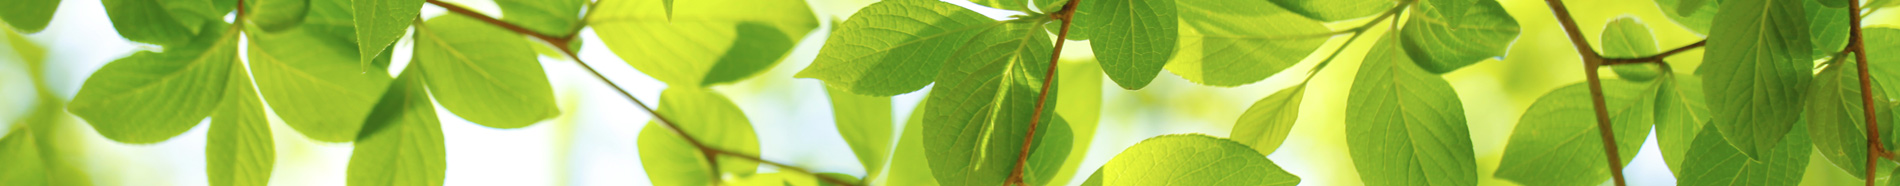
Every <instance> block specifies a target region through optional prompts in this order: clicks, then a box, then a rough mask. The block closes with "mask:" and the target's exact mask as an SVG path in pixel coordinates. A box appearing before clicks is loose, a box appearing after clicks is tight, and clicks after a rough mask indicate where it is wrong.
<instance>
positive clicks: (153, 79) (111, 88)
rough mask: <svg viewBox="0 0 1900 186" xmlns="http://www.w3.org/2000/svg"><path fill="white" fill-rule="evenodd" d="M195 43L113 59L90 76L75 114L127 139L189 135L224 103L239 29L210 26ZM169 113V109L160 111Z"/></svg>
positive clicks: (108, 135)
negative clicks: (220, 103) (219, 102)
mask: <svg viewBox="0 0 1900 186" xmlns="http://www.w3.org/2000/svg"><path fill="white" fill-rule="evenodd" d="M204 29H205V30H206V31H205V32H204V33H203V34H200V35H199V36H198V37H197V38H194V39H192V41H191V43H190V44H186V45H183V46H180V47H174V48H169V49H166V50H165V52H163V53H160V52H151V51H143V52H139V53H136V54H132V56H128V57H125V58H120V59H118V60H113V61H112V62H111V63H107V64H106V66H105V67H100V68H99V71H97V72H94V73H93V74H92V77H89V78H86V84H85V85H84V86H81V87H80V89H79V94H78V95H75V96H73V101H72V103H71V107H70V108H69V109H70V111H71V112H72V113H73V115H78V116H79V118H83V119H85V120H86V121H87V122H88V123H91V124H92V126H93V129H95V130H98V131H99V134H100V135H103V136H105V137H106V138H108V139H112V140H113V141H119V142H124V143H157V142H160V141H165V140H166V139H170V138H171V137H172V136H178V134H182V133H184V132H185V131H186V130H190V129H191V128H192V127H193V126H197V125H198V123H199V122H201V121H204V118H205V117H206V116H209V115H211V112H212V111H213V110H214V109H216V108H217V107H218V101H219V100H222V99H223V98H224V91H205V90H224V87H225V85H226V84H227V79H229V78H230V77H231V76H230V70H231V68H232V66H235V65H238V64H237V63H238V61H237V55H238V54H237V40H238V39H237V33H236V32H237V30H236V29H235V27H229V26H223V25H215V24H214V25H207V26H206V28H204ZM159 111H163V112H159Z"/></svg>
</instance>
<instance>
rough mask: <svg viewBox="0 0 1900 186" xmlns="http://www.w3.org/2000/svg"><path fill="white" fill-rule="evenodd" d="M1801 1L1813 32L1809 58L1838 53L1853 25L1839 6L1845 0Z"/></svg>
mask: <svg viewBox="0 0 1900 186" xmlns="http://www.w3.org/2000/svg"><path fill="white" fill-rule="evenodd" d="M1819 1H1837V0H1819ZM1801 2H1802V4H1803V5H1802V6H1803V7H1806V8H1807V11H1806V13H1807V14H1806V15H1807V19H1808V30H1809V31H1811V34H1813V35H1810V36H1809V37H1811V38H1813V40H1812V41H1813V42H1814V52H1813V53H1812V54H1810V55H1809V56H1811V57H1810V58H1811V59H1821V58H1825V57H1828V56H1833V55H1834V54H1836V53H1840V52H1841V49H1844V48H1846V47H1847V34H1848V30H1849V28H1852V27H1853V26H1850V25H1848V21H1849V20H1848V18H1853V17H1854V16H1848V14H1847V8H1841V7H1844V6H1847V4H1846V2H1847V1H1846V0H1838V2H1839V3H1842V4H1840V6H1836V7H1833V8H1829V7H1828V6H1822V5H1821V3H1819V2H1816V1H1801ZM1863 176H1864V175H1863Z"/></svg>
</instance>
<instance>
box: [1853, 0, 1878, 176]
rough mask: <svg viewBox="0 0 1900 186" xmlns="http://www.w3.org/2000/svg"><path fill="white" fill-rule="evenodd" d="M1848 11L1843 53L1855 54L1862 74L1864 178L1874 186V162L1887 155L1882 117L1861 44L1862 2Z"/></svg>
mask: <svg viewBox="0 0 1900 186" xmlns="http://www.w3.org/2000/svg"><path fill="white" fill-rule="evenodd" d="M1847 11H1849V13H1848V14H1847V25H1848V29H1847V30H1848V36H1847V49H1846V50H1845V51H1843V52H1853V53H1854V59H1855V60H1857V61H1855V63H1854V70H1855V71H1858V72H1860V105H1861V108H1862V110H1863V111H1865V113H1864V114H1861V115H1865V116H1867V176H1866V177H1862V178H1865V180H1867V186H1873V185H1874V176H1875V173H1874V170H1875V169H1877V168H1878V167H1876V166H1874V165H1875V163H1874V162H1876V161H1879V160H1880V157H1881V156H1880V154H1885V153H1881V152H1885V151H1886V150H1883V149H1884V148H1881V146H1880V117H1879V114H1877V112H1875V111H1874V88H1873V85H1872V83H1873V79H1872V78H1869V77H1868V76H1867V62H1868V61H1867V47H1866V43H1864V42H1861V35H1860V21H1861V20H1860V19H1861V17H1860V16H1857V15H1860V1H1847Z"/></svg>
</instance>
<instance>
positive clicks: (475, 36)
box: [416, 15, 561, 129]
mask: <svg viewBox="0 0 1900 186" xmlns="http://www.w3.org/2000/svg"><path fill="white" fill-rule="evenodd" d="M423 24H425V26H424V27H423V28H422V29H419V31H418V32H416V33H417V34H416V43H417V44H416V60H417V63H421V64H422V67H423V68H424V69H428V70H424V71H422V72H424V74H426V75H427V78H424V79H425V80H427V82H429V89H430V90H434V91H431V93H434V94H433V95H435V98H436V99H439V100H441V102H442V108H446V109H448V110H449V111H450V112H455V115H456V116H461V117H462V118H464V119H468V121H471V122H475V123H477V124H482V126H488V127H494V128H504V129H506V128H521V127H527V126H528V125H534V123H535V122H537V121H541V120H543V119H547V118H551V117H554V116H555V115H559V113H560V112H561V111H560V110H559V109H558V108H555V105H554V88H553V87H551V86H549V85H548V76H547V74H546V73H545V72H542V70H541V64H540V63H538V62H536V61H535V58H534V51H533V49H530V48H528V43H527V41H526V40H521V39H519V37H521V36H520V35H516V34H514V33H511V32H509V31H508V30H504V29H502V28H500V27H495V26H493V25H489V24H487V23H483V22H481V21H477V20H475V19H474V18H470V17H467V16H462V15H446V16H442V17H437V18H435V19H430V20H429V21H428V22H427V23H423Z"/></svg>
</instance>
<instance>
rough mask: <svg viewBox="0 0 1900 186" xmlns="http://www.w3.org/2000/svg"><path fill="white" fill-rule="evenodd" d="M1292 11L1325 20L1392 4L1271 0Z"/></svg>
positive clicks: (1381, 1)
mask: <svg viewBox="0 0 1900 186" xmlns="http://www.w3.org/2000/svg"><path fill="white" fill-rule="evenodd" d="M1271 1H1273V3H1274V4H1280V7H1286V9H1287V10H1292V11H1293V12H1294V13H1299V14H1300V15H1304V16H1306V17H1310V18H1313V19H1318V20H1320V21H1325V22H1334V21H1343V20H1347V19H1352V18H1361V17H1366V16H1372V15H1373V14H1377V13H1379V12H1384V11H1385V10H1386V9H1391V8H1392V6H1394V3H1392V2H1393V1H1386V0H1271Z"/></svg>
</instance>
